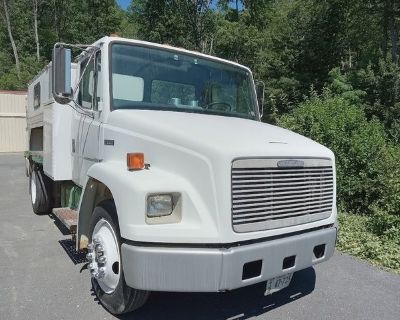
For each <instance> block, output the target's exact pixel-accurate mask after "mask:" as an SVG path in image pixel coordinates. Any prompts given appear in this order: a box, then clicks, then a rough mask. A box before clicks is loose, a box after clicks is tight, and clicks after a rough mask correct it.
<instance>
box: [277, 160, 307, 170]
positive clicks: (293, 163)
mask: <svg viewBox="0 0 400 320" xmlns="http://www.w3.org/2000/svg"><path fill="white" fill-rule="evenodd" d="M277 166H278V167H279V168H289V167H290V168H304V161H301V160H291V159H290V160H280V161H278V162H277Z"/></svg>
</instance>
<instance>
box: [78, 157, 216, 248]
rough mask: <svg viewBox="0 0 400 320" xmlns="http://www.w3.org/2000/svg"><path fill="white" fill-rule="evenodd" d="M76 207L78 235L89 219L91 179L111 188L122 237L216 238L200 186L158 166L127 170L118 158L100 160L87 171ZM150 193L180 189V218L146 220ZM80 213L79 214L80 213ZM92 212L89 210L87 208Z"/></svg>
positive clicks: (146, 239)
mask: <svg viewBox="0 0 400 320" xmlns="http://www.w3.org/2000/svg"><path fill="white" fill-rule="evenodd" d="M87 175H88V177H87V180H86V185H85V189H84V192H83V196H82V199H81V204H80V210H79V224H78V239H80V235H81V234H82V232H80V230H84V229H85V227H84V225H85V224H86V225H87V223H88V221H90V219H87V218H84V216H85V214H86V215H87V214H88V212H87V211H88V208H90V205H89V203H90V202H92V201H94V198H95V196H93V185H92V183H91V181H93V179H95V180H97V181H99V182H100V183H102V184H103V185H105V186H106V187H107V188H108V189H109V190H110V192H111V194H112V197H113V199H114V202H115V206H116V209H117V214H118V221H119V228H120V232H121V237H122V238H124V239H128V240H132V241H143V242H168V243H179V242H181V243H182V242H186V243H187V242H203V241H204V242H212V241H215V240H216V239H217V238H218V230H217V221H216V217H215V215H213V214H211V212H212V211H213V209H212V208H210V207H209V206H208V203H209V202H207V201H206V199H204V198H203V196H202V194H201V192H200V190H196V189H195V188H194V186H193V185H192V184H191V183H190V181H188V180H186V179H185V178H184V177H182V176H179V175H176V174H172V173H170V172H167V171H164V170H162V169H159V168H153V167H151V168H150V169H144V170H138V171H128V170H127V168H126V163H124V162H122V161H121V162H120V161H107V162H100V163H97V164H94V165H93V166H91V168H90V169H89V171H88V174H87ZM152 193H180V195H181V197H180V199H181V211H182V214H181V219H180V221H175V222H168V221H167V222H165V221H164V222H163V221H162V219H160V220H159V221H160V223H151V224H150V223H148V221H146V199H147V195H148V194H152ZM81 215H82V217H81ZM90 215H91V212H90Z"/></svg>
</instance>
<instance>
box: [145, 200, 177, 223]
mask: <svg viewBox="0 0 400 320" xmlns="http://www.w3.org/2000/svg"><path fill="white" fill-rule="evenodd" d="M173 210H174V198H173V196H172V194H152V195H148V196H147V213H146V214H147V217H149V218H155V217H163V216H169V215H170V214H172V212H173Z"/></svg>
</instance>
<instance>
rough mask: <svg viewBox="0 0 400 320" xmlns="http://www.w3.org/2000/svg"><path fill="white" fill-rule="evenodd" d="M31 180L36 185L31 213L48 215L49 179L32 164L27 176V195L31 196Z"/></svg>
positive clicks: (49, 201) (49, 203) (49, 199)
mask: <svg viewBox="0 0 400 320" xmlns="http://www.w3.org/2000/svg"><path fill="white" fill-rule="evenodd" d="M32 179H34V181H35V185H36V199H35V202H33V201H32V196H31V203H32V209H33V212H34V213H36V214H48V213H50V209H51V196H50V183H49V178H48V177H47V176H46V175H45V174H44V172H43V170H41V169H40V168H39V167H38V166H37V165H35V164H33V165H32V167H31V170H30V176H29V194H31V195H32V182H31V181H32Z"/></svg>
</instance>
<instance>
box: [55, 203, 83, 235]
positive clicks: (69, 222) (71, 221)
mask: <svg viewBox="0 0 400 320" xmlns="http://www.w3.org/2000/svg"><path fill="white" fill-rule="evenodd" d="M53 214H54V216H55V217H56V218H57V219H58V220H59V221H60V222H61V223H62V224H63V225H64V226H65V227H66V228H67V229H68V231H69V232H70V234H72V235H75V234H76V226H77V224H78V211H76V210H73V209H71V208H68V207H66V208H54V209H53Z"/></svg>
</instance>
